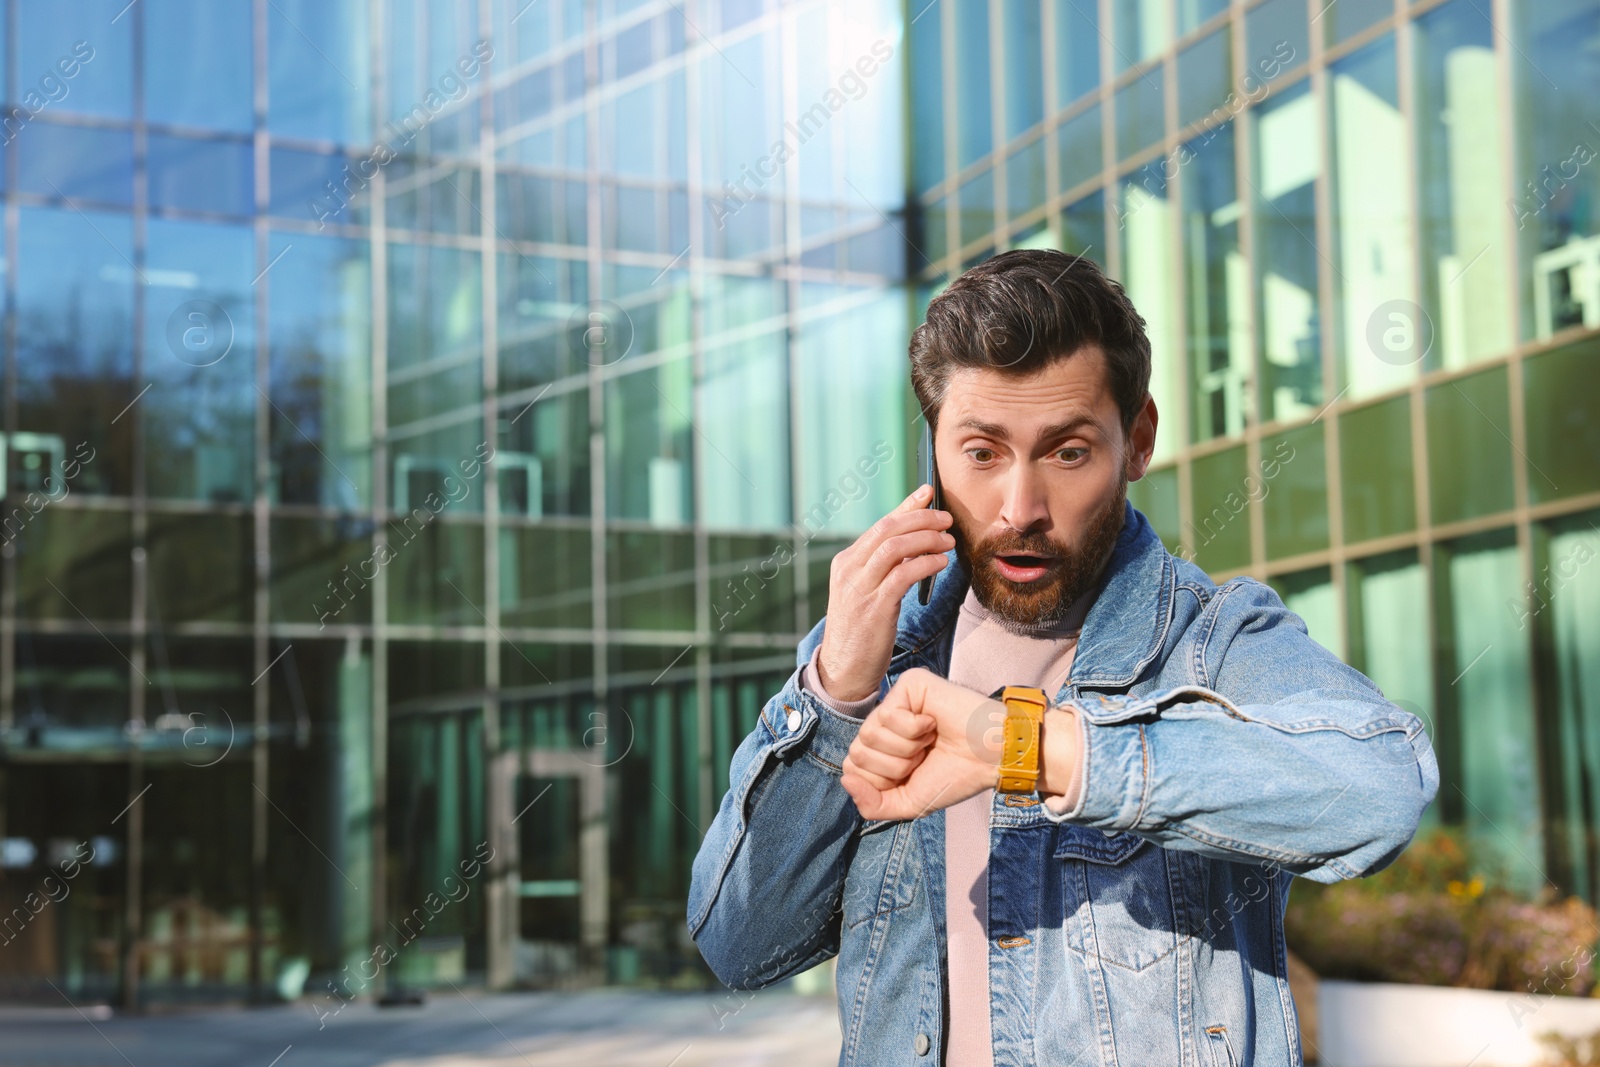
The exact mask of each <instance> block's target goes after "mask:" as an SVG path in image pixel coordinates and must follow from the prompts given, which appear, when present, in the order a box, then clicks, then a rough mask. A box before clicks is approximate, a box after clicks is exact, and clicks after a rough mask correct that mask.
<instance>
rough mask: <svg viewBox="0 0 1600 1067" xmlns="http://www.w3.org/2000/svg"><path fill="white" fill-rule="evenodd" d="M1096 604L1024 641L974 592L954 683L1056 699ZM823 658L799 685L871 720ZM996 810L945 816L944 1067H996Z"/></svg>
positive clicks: (956, 648)
mask: <svg viewBox="0 0 1600 1067" xmlns="http://www.w3.org/2000/svg"><path fill="white" fill-rule="evenodd" d="M1092 600H1093V598H1092V597H1090V596H1085V597H1082V598H1080V600H1079V602H1078V603H1077V604H1075V605H1073V608H1072V611H1071V612H1070V613H1069V614H1068V616H1067V618H1066V619H1064V620H1063V621H1062V622H1061V623H1059V624H1057V625H1056V626H1054V627H1046V628H1041V629H1038V630H1034V631H1031V632H1028V633H1025V634H1019V633H1014V632H1012V631H1011V630H1008V629H1006V628H1005V627H1004V626H1003V625H1002V624H1001V623H1000V622H999V621H997V620H996V618H995V617H994V616H993V615H992V614H991V613H990V612H989V610H988V609H987V608H985V607H984V606H983V605H982V604H980V603H978V598H977V594H976V593H974V592H973V590H972V589H971V588H970V587H969V588H968V590H967V597H966V600H964V601H963V602H962V604H961V613H960V615H959V617H958V618H957V619H956V632H955V638H954V642H953V644H952V647H951V653H950V674H949V678H950V681H952V682H954V683H956V684H957V685H959V686H962V687H964V688H966V689H971V690H973V691H974V692H977V693H982V694H984V695H985V696H987V695H988V694H990V693H992V692H994V691H995V690H996V689H998V688H1000V687H1001V686H1002V685H1036V686H1038V687H1040V688H1041V689H1043V690H1044V691H1045V694H1046V695H1047V696H1049V697H1050V698H1051V699H1052V700H1053V699H1055V696H1056V694H1057V693H1058V692H1059V691H1060V689H1061V687H1062V686H1063V685H1064V684H1065V683H1066V680H1067V674H1068V673H1069V672H1070V671H1071V670H1072V657H1073V654H1074V653H1075V652H1076V651H1077V648H1078V632H1079V630H1080V629H1081V628H1082V626H1083V620H1084V617H1085V616H1086V615H1087V614H1088V611H1089V607H1090V605H1091V603H1092ZM820 652H821V647H820V646H818V649H817V652H813V653H812V656H811V660H810V662H809V663H807V664H806V667H805V670H804V671H803V672H802V674H801V684H802V685H803V686H804V687H805V688H807V689H809V690H811V691H812V692H813V693H815V694H816V695H817V696H818V697H819V698H821V699H822V700H823V701H824V702H825V703H827V704H828V706H830V707H832V708H833V709H835V710H836V711H839V712H842V713H844V714H847V715H854V716H857V717H865V716H866V714H867V713H868V712H870V711H871V710H872V708H873V706H874V705H876V704H877V703H878V698H877V696H876V695H873V696H870V697H868V698H866V699H865V700H856V701H839V700H834V699H833V698H832V697H830V696H829V695H828V693H827V691H826V690H824V689H823V687H822V680H821V675H820V674H819V672H818V670H817V656H818V654H819V653H820ZM1077 788H1078V782H1077V781H1075V782H1073V784H1072V786H1071V787H1070V795H1063V796H1053V797H1050V798H1048V799H1046V800H1045V801H1044V803H1045V806H1046V807H1048V808H1049V809H1050V810H1051V811H1053V812H1055V813H1056V814H1058V815H1059V814H1061V813H1064V812H1068V811H1071V810H1072V808H1073V806H1074V805H1075V804H1076V803H1077V799H1078V798H1077ZM994 803H995V792H994V790H993V789H985V790H984V791H983V792H981V793H979V794H977V795H976V796H972V797H968V798H967V799H966V800H963V801H961V802H959V803H957V804H952V805H951V806H950V807H948V808H946V809H945V822H944V849H945V925H946V929H947V931H948V934H949V944H950V954H949V973H950V1034H949V1043H948V1051H947V1053H946V1056H945V1061H944V1062H945V1065H946V1067H993V1065H994V1052H993V1045H992V1044H991V1040H990V1030H989V816H990V813H991V811H992V809H993V805H994Z"/></svg>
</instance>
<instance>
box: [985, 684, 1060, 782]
mask: <svg viewBox="0 0 1600 1067" xmlns="http://www.w3.org/2000/svg"><path fill="white" fill-rule="evenodd" d="M989 699H990V700H998V701H1000V702H1001V703H1003V704H1005V706H1006V722H1005V728H1004V737H1005V740H1004V742H1003V744H1002V746H1001V749H1000V773H999V779H998V782H997V784H996V785H995V787H994V788H995V792H997V793H1032V792H1033V791H1034V790H1035V789H1037V788H1038V785H1039V755H1040V753H1039V728H1040V726H1042V725H1043V723H1044V711H1045V709H1046V708H1047V707H1049V706H1050V702H1049V700H1047V699H1046V698H1045V695H1044V690H1043V689H1040V688H1038V687H1037V686H1028V685H1003V686H1001V687H1000V688H999V689H996V690H995V691H994V692H993V693H990V694H989Z"/></svg>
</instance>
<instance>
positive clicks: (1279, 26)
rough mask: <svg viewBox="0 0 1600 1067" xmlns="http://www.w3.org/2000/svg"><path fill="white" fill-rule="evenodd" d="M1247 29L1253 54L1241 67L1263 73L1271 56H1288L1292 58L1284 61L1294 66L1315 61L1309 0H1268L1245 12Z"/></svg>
mask: <svg viewBox="0 0 1600 1067" xmlns="http://www.w3.org/2000/svg"><path fill="white" fill-rule="evenodd" d="M1244 27H1245V48H1246V49H1247V50H1248V52H1249V55H1248V57H1247V59H1248V62H1246V63H1241V64H1240V66H1241V67H1248V68H1253V69H1257V70H1259V69H1260V64H1261V63H1262V62H1264V61H1267V60H1268V59H1269V57H1277V56H1281V55H1285V54H1290V56H1291V57H1290V58H1288V59H1286V60H1284V62H1285V65H1286V66H1291V67H1292V66H1295V65H1297V64H1299V63H1304V62H1305V61H1306V60H1308V59H1310V58H1311V36H1310V25H1309V22H1308V16H1307V14H1306V5H1305V0H1267V2H1266V3H1264V4H1260V5H1258V6H1256V7H1253V8H1251V9H1250V10H1249V11H1248V12H1246V13H1245V22H1244ZM1283 46H1287V48H1284V47H1283Z"/></svg>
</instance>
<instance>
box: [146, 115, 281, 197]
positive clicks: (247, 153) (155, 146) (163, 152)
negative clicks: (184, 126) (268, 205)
mask: <svg viewBox="0 0 1600 1067" xmlns="http://www.w3.org/2000/svg"><path fill="white" fill-rule="evenodd" d="M148 143H149V155H148V157H147V159H148V165H149V168H150V171H149V183H150V206H151V207H152V208H180V209H183V210H187V211H212V212H216V213H217V214H221V215H248V214H250V213H251V210H252V209H253V208H254V205H255V151H254V146H252V145H251V144H250V142H249V141H198V140H193V139H191V138H188V137H168V136H165V135H163V134H159V133H152V134H150V136H149V142H148Z"/></svg>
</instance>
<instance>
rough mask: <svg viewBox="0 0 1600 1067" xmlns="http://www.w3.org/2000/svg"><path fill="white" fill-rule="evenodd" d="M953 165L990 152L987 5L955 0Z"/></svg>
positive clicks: (980, 0)
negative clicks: (954, 140)
mask: <svg viewBox="0 0 1600 1067" xmlns="http://www.w3.org/2000/svg"><path fill="white" fill-rule="evenodd" d="M956 75H957V76H956V86H957V92H956V119H957V138H958V139H957V141H956V152H957V159H956V165H957V166H958V167H965V166H967V165H969V164H972V163H976V162H977V161H978V160H979V159H982V158H983V157H984V156H986V155H988V154H989V153H990V152H992V151H994V132H993V130H992V128H991V126H992V119H991V116H990V111H991V110H992V109H991V107H990V103H989V4H988V2H987V0H956Z"/></svg>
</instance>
